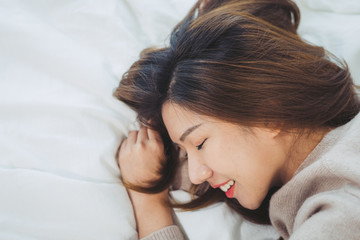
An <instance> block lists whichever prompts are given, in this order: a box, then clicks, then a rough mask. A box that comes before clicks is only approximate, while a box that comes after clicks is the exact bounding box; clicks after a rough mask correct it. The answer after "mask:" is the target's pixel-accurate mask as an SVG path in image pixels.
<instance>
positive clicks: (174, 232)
mask: <svg viewBox="0 0 360 240" xmlns="http://www.w3.org/2000/svg"><path fill="white" fill-rule="evenodd" d="M183 239H184V236H183V234H182V233H181V231H180V228H179V227H178V226H176V225H171V226H168V227H164V228H162V229H160V230H158V231H156V232H153V233H152V234H150V235H148V236H146V237H144V238H142V239H141V240H183Z"/></svg>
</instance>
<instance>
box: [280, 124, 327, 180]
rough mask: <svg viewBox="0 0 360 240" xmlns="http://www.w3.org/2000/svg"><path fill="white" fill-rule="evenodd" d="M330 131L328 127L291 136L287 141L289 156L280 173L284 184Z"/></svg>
mask: <svg viewBox="0 0 360 240" xmlns="http://www.w3.org/2000/svg"><path fill="white" fill-rule="evenodd" d="M329 131H330V130H329V129H326V130H318V131H316V132H312V133H308V132H304V133H303V134H301V135H300V136H299V135H298V134H297V135H296V136H294V135H293V136H289V138H290V139H288V141H287V142H288V146H287V149H288V151H287V152H288V153H287V158H286V162H285V164H284V168H283V169H281V173H280V178H281V179H280V181H281V183H282V184H285V183H287V182H288V181H290V179H291V178H292V177H293V176H294V174H295V172H296V170H297V169H298V168H299V166H300V165H301V164H302V163H303V162H304V161H305V160H306V158H307V157H308V156H309V154H310V153H311V152H312V151H313V150H314V149H315V148H316V146H317V145H318V144H319V143H320V142H321V140H322V139H323V138H324V137H325V135H326V134H327V133H328V132H329ZM289 140H290V141H289Z"/></svg>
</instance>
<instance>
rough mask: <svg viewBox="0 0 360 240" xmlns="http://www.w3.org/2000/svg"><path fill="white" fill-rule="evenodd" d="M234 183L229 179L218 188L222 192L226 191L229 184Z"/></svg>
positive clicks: (229, 186)
mask: <svg viewBox="0 0 360 240" xmlns="http://www.w3.org/2000/svg"><path fill="white" fill-rule="evenodd" d="M234 183H235V182H234V180H230V181H228V182H227V183H226V184H224V185H222V186H220V189H221V190H222V191H223V192H227V191H228V190H229V189H230V188H231V186H232V185H234Z"/></svg>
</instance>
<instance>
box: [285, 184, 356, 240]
mask: <svg viewBox="0 0 360 240" xmlns="http://www.w3.org/2000/svg"><path fill="white" fill-rule="evenodd" d="M359 206H360V188H359V186H354V185H346V186H344V187H343V188H341V189H338V190H334V191H329V192H323V193H321V194H316V195H314V196H313V197H311V198H309V199H307V200H306V201H305V202H304V204H303V205H302V207H301V208H300V209H299V211H298V214H297V216H296V218H295V223H294V231H293V234H292V235H291V236H290V240H303V239H308V240H312V239H313V240H315V239H327V240H335V239H347V240H358V239H360V217H359V216H360V208H359Z"/></svg>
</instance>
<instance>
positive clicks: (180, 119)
mask: <svg viewBox="0 0 360 240" xmlns="http://www.w3.org/2000/svg"><path fill="white" fill-rule="evenodd" d="M162 118H163V121H164V123H165V127H166V129H167V131H168V133H169V135H170V137H171V139H172V140H173V141H174V140H178V138H179V137H180V135H181V134H182V133H183V132H184V131H186V130H187V129H188V128H190V127H193V126H195V125H198V124H202V123H204V122H207V119H205V118H204V117H202V116H201V115H199V114H197V113H195V112H192V111H190V110H187V109H186V108H183V107H181V106H179V105H177V104H174V103H165V104H164V105H163V107H162Z"/></svg>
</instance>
